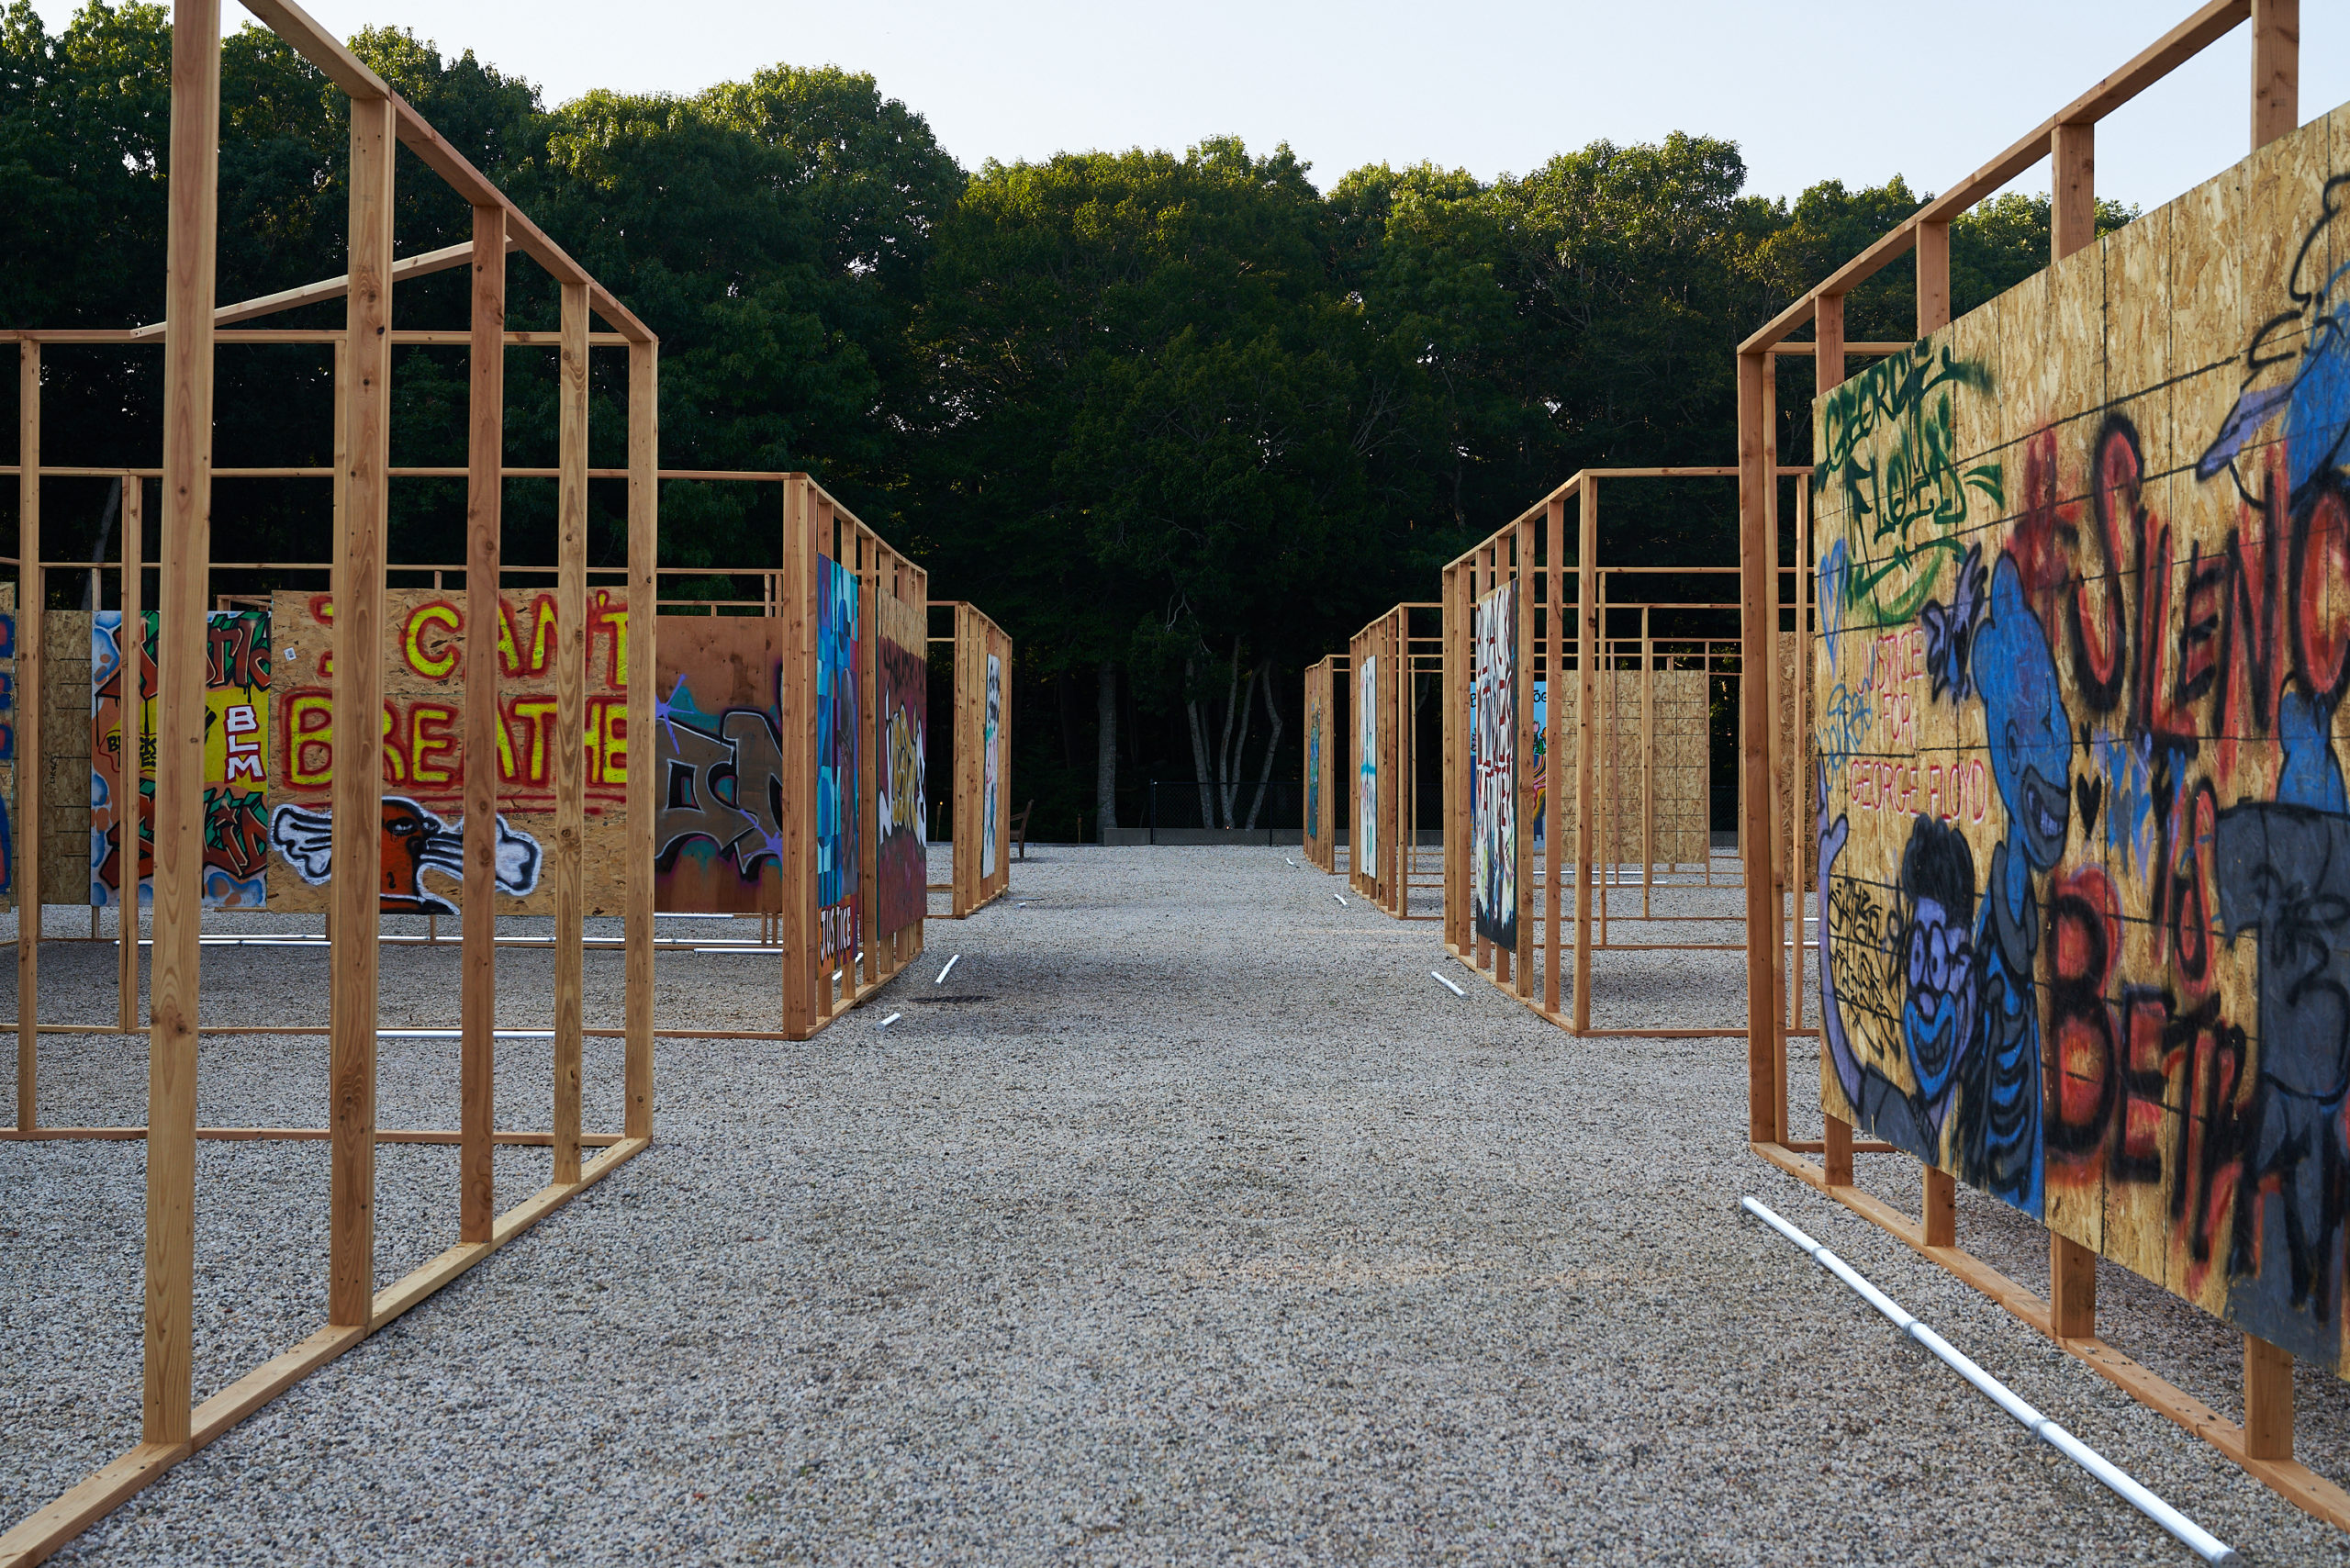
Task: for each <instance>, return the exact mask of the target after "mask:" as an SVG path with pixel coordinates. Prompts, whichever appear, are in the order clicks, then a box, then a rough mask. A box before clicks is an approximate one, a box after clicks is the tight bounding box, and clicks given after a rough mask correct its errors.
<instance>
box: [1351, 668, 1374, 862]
mask: <svg viewBox="0 0 2350 1568" xmlns="http://www.w3.org/2000/svg"><path fill="white" fill-rule="evenodd" d="M1355 834H1356V837H1357V838H1358V839H1359V840H1360V848H1358V849H1357V850H1356V851H1355V853H1354V864H1355V869H1356V870H1357V871H1358V872H1360V873H1361V874H1363V875H1365V876H1369V875H1371V872H1372V868H1374V867H1376V866H1377V865H1378V864H1379V655H1376V654H1371V655H1365V657H1364V659H1363V661H1362V669H1361V670H1360V672H1359V673H1358V674H1357V675H1356V677H1355Z"/></svg>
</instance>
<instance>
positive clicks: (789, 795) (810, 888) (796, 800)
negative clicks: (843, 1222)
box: [779, 474, 963, 1039]
mask: <svg viewBox="0 0 2350 1568" xmlns="http://www.w3.org/2000/svg"><path fill="white" fill-rule="evenodd" d="M808 511H809V505H808V476H806V475H804V474H794V475H792V476H789V478H787V479H785V480H784V482H783V573H782V578H783V594H784V604H783V615H782V621H781V626H780V628H779V630H780V632H781V633H782V639H783V649H782V658H781V663H782V669H783V675H782V697H783V703H782V706H783V713H784V725H785V730H786V734H785V735H784V737H783V786H784V788H783V818H784V833H783V894H782V900H783V920H782V926H783V935H782V941H781V943H780V944H779V945H780V946H782V948H783V1022H782V1028H783V1032H784V1033H785V1034H787V1035H789V1036H792V1037H793V1038H795V1039H804V1038H806V1037H807V1034H808V1029H809V1025H810V1024H811V1022H812V1021H813V1020H814V1017H815V996H816V991H815V985H816V926H815V921H814V919H813V915H814V912H815V897H816V893H815V888H814V885H813V884H814V880H815V833H816V813H815V809H814V801H815V795H816V712H815V705H816V689H815V684H814V666H813V664H812V662H811V661H812V658H813V649H814V642H813V638H814V636H815V627H814V624H813V619H812V617H811V614H810V612H809V611H810V595H811V593H812V592H813V589H812V588H811V583H812V582H813V581H814V577H815V563H814V562H813V561H811V559H810V558H809V545H810V544H811V543H812V541H813V540H814V537H815V524H814V522H813V521H811V519H810V517H809V515H808ZM957 640H958V642H959V638H958V639H957ZM958 804H959V802H958ZM961 831H962V826H961V823H959V822H957V825H956V832H957V834H958V836H959V834H961ZM961 850H962V846H961V844H960V843H959V842H958V843H957V846H956V851H957V853H956V862H957V900H958V902H959V899H960V888H961V883H960V877H961V861H962V858H963V857H962V853H961Z"/></svg>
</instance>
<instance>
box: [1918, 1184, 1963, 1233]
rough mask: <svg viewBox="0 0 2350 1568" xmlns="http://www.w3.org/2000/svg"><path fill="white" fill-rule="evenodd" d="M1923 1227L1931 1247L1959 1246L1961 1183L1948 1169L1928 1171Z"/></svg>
mask: <svg viewBox="0 0 2350 1568" xmlns="http://www.w3.org/2000/svg"><path fill="white" fill-rule="evenodd" d="M1924 1169H1925V1172H1926V1179H1925V1206H1924V1214H1925V1217H1924V1220H1923V1222H1922V1223H1923V1227H1924V1231H1925V1238H1926V1245H1927V1246H1929V1247H1955V1246H1957V1245H1958V1183H1957V1182H1956V1181H1954V1180H1953V1178H1952V1176H1951V1174H1950V1172H1949V1171H1947V1170H1937V1169H1936V1168H1934V1167H1933V1166H1930V1165H1929V1166H1926V1167H1925V1168H1924Z"/></svg>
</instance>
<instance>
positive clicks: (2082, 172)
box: [2048, 122, 2097, 262]
mask: <svg viewBox="0 0 2350 1568" xmlns="http://www.w3.org/2000/svg"><path fill="white" fill-rule="evenodd" d="M2048 152H2049V157H2050V159H2051V160H2052V167H2051V170H2050V176H2051V186H2052V191H2053V194H2052V196H2050V207H2049V214H2048V242H2049V251H2050V256H2049V259H2050V260H2051V261H2057V262H2061V261H2063V260H2064V259H2065V257H2066V256H2069V255H2071V254H2072V253H2073V252H2076V251H2078V250H2080V249H2082V248H2083V247H2085V246H2087V244H2088V243H2089V242H2090V241H2094V240H2095V239H2096V238H2097V127H2096V126H2095V125H2093V124H2089V123H2087V122H2076V123H2072V124H2066V125H2060V126H2058V127H2056V129H2054V130H2053V131H2051V132H2050V133H2049V137H2048Z"/></svg>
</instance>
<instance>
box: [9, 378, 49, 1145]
mask: <svg viewBox="0 0 2350 1568" xmlns="http://www.w3.org/2000/svg"><path fill="white" fill-rule="evenodd" d="M17 538H18V543H17V555H18V558H19V564H18V566H17V693H18V696H17V737H16V739H17V799H16V800H15V801H14V802H13V804H14V805H15V807H16V812H17V834H16V836H17V842H16V845H15V851H14V856H13V858H12V859H11V861H10V864H11V865H12V866H13V867H14V868H15V874H16V883H17V1126H18V1127H20V1128H25V1129H28V1130H29V1129H30V1128H33V1127H36V1126H39V1125H40V1117H39V1103H40V1053H39V1048H38V1047H39V1036H40V1030H39V1018H40V836H41V834H40V823H41V814H42V810H43V805H44V802H43V801H42V799H41V797H42V795H43V793H44V791H43V790H42V789H41V766H40V758H41V734H40V717H41V714H40V710H41V702H40V696H41V692H42V690H43V689H44V688H45V687H46V685H47V681H46V678H45V674H46V672H45V671H44V669H43V667H42V666H43V665H44V664H45V663H46V662H47V660H46V656H45V655H47V653H48V645H47V644H48V638H47V636H46V633H45V632H44V629H43V627H42V624H41V622H42V619H43V611H44V610H45V609H46V600H47V599H48V598H49V586H48V585H49V574H48V573H47V572H46V571H45V570H43V568H42V566H41V565H40V554H41V546H40V345H39V343H18V344H17Z"/></svg>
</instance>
